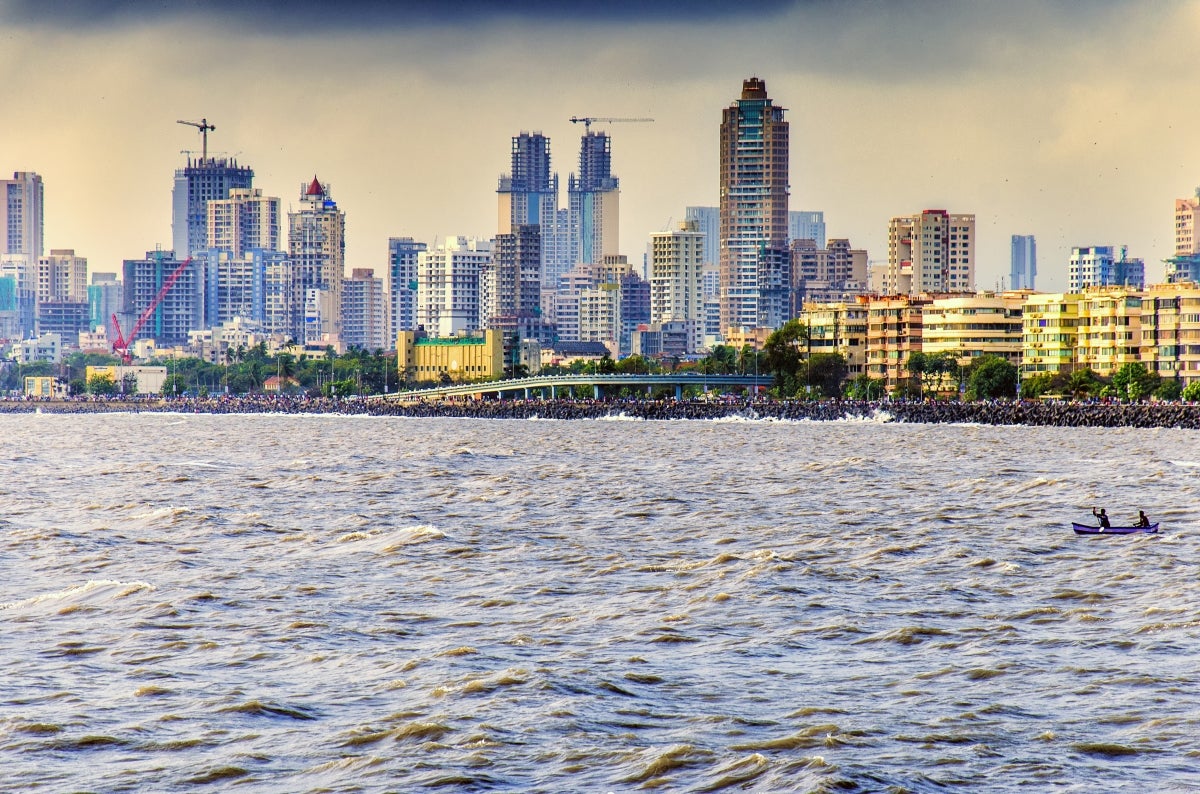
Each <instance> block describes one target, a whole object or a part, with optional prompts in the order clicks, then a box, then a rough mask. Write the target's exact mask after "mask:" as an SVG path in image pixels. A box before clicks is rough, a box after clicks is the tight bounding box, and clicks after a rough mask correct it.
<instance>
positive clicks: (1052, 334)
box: [1021, 292, 1083, 378]
mask: <svg viewBox="0 0 1200 794" xmlns="http://www.w3.org/2000/svg"><path fill="white" fill-rule="evenodd" d="M1082 300H1083V295H1081V294H1080V293H1077V292H1074V293H1070V292H1068V293H1063V292H1059V293H1036V292H1035V293H1033V294H1031V295H1028V296H1027V297H1026V298H1025V303H1024V305H1023V307H1022V316H1021V325H1022V332H1021V377H1023V378H1024V377H1028V376H1030V375H1040V374H1042V373H1050V374H1055V373H1068V372H1071V371H1072V370H1074V369H1075V349H1076V347H1077V346H1078V343H1079V322H1080V303H1081V302H1082Z"/></svg>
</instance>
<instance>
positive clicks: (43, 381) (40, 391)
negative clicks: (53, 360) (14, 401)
mask: <svg viewBox="0 0 1200 794" xmlns="http://www.w3.org/2000/svg"><path fill="white" fill-rule="evenodd" d="M57 395H58V378H52V377H43V376H26V378H25V396H26V397H55V396H57Z"/></svg>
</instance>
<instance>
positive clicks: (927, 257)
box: [883, 210, 975, 295]
mask: <svg viewBox="0 0 1200 794" xmlns="http://www.w3.org/2000/svg"><path fill="white" fill-rule="evenodd" d="M883 286H884V291H885V292H888V293H892V294H901V295H917V294H920V293H931V292H971V291H973V290H974V289H975V216H974V215H971V214H952V213H949V212H947V211H946V210H924V211H922V212H921V213H920V214H919V215H904V216H897V217H895V218H892V219H891V220H890V221H889V222H888V263H887V271H886V276H885V278H884V285H883Z"/></svg>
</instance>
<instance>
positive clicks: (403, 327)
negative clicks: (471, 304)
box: [387, 237, 429, 350]
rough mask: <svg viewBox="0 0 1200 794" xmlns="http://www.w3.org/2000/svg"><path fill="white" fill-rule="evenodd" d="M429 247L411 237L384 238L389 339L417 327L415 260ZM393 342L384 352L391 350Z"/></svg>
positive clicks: (394, 341) (389, 343) (393, 340)
mask: <svg viewBox="0 0 1200 794" xmlns="http://www.w3.org/2000/svg"><path fill="white" fill-rule="evenodd" d="M428 248H429V246H427V245H426V244H425V243H419V242H417V241H416V240H414V239H413V238H411V237H389V238H388V271H387V273H388V297H389V300H390V301H391V307H390V314H391V317H390V319H391V324H392V336H395V334H396V332H398V331H412V330H415V329H416V327H417V258H418V256H419V255H420V253H421V252H422V251H426V250H428ZM395 345H396V340H395V339H392V340H391V341H390V342H388V346H387V349H388V350H392V349H394V348H395Z"/></svg>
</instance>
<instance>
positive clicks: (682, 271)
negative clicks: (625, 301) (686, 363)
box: [650, 221, 704, 354]
mask: <svg viewBox="0 0 1200 794" xmlns="http://www.w3.org/2000/svg"><path fill="white" fill-rule="evenodd" d="M650 322H651V323H657V324H663V323H671V322H680V323H683V324H684V327H685V328H689V329H690V331H689V332H688V334H687V340H686V343H685V348H686V350H685V352H686V353H688V354H690V353H695V352H697V351H698V350H699V349H700V348H701V346H702V345H703V341H704V233H703V232H701V231H700V227H699V224H698V223H697V222H696V221H684V222H682V223H681V224H679V228H678V229H677V230H675V231H671V232H658V233H656V234H651V235H650Z"/></svg>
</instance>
